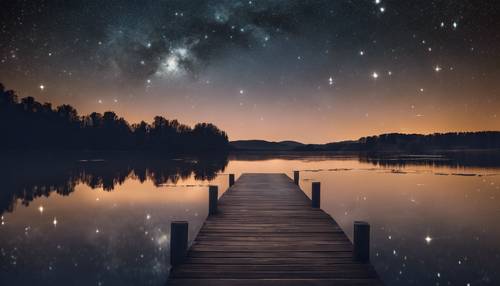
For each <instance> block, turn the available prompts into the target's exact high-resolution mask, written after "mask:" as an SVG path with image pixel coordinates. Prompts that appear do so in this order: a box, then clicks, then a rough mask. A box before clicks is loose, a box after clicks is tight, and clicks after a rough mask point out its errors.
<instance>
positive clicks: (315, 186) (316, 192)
mask: <svg viewBox="0 0 500 286" xmlns="http://www.w3.org/2000/svg"><path fill="white" fill-rule="evenodd" d="M311 195H312V198H311V202H312V207H313V208H320V207H321V183H320V182H313V183H312V194H311Z"/></svg>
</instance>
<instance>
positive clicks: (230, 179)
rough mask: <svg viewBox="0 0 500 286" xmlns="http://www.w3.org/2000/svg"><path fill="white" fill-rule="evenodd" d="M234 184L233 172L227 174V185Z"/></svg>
mask: <svg viewBox="0 0 500 286" xmlns="http://www.w3.org/2000/svg"><path fill="white" fill-rule="evenodd" d="M233 185H234V174H229V187H232V186H233Z"/></svg>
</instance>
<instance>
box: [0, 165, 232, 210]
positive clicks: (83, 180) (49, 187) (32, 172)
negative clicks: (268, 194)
mask: <svg viewBox="0 0 500 286" xmlns="http://www.w3.org/2000/svg"><path fill="white" fill-rule="evenodd" d="M116 157H122V155H121V156H116ZM94 158H95V157H94ZM227 163H228V159H227V157H226V156H219V157H203V158H200V157H193V158H188V159H185V158H184V159H171V158H169V159H164V160H161V159H158V158H139V157H138V158H127V159H116V158H111V159H109V158H108V159H106V160H102V159H89V160H87V159H77V158H72V159H54V158H48V157H45V158H38V159H23V158H13V157H12V156H9V157H8V158H5V159H3V160H2V161H1V162H0V182H1V184H2V189H1V191H0V213H4V212H5V211H12V210H13V208H14V207H15V204H16V202H17V201H18V200H19V201H20V203H22V204H23V205H29V203H30V202H31V201H33V200H34V199H36V198H38V197H48V196H49V195H50V194H51V193H53V192H56V193H58V194H60V195H69V194H71V193H72V192H73V191H74V190H75V186H77V185H78V184H85V185H88V186H89V187H91V188H93V189H95V188H103V189H104V190H106V191H112V190H113V189H114V188H115V187H116V186H117V185H120V184H123V183H124V182H125V180H127V179H136V180H139V181H140V182H144V181H146V180H151V181H152V182H153V183H154V184H155V185H157V186H159V185H162V184H167V183H171V184H175V183H177V182H178V181H179V180H181V179H187V178H189V177H190V176H193V177H194V178H195V179H196V180H212V179H214V178H215V177H216V176H217V173H219V172H222V171H224V169H225V167H226V166H227Z"/></svg>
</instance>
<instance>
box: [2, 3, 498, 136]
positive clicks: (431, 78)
mask: <svg viewBox="0 0 500 286" xmlns="http://www.w3.org/2000/svg"><path fill="white" fill-rule="evenodd" d="M499 52H500V2H499V1H495V0H484V1H477V0H476V1H473V0H461V1H457V0H441V1H437V0H436V1H402V0H366V1H364V0H352V1H340V0H339V1H334V0H329V1H326V0H317V1H307V0H306V1H296V0H274V1H270V0H267V1H265V0H251V1H229V0H221V1H201V0H200V1H196V0H192V1H191V0H190V1H187V0H169V1H167V0H164V1H147V0H141V1H138V0H137V1H125V0H115V1H95V0H87V1H70V0H67V1H62V0H61V1H43V0H39V1H16V0H6V1H2V2H1V4H0V82H2V83H3V84H4V85H5V86H6V87H7V88H9V89H14V90H16V91H17V93H18V95H19V96H20V97H25V96H33V97H35V98H36V99H37V100H39V101H43V102H44V101H49V102H52V103H54V104H55V105H57V104H63V103H69V104H71V105H73V106H74V107H76V108H77V109H78V111H79V112H80V114H87V113H90V112H92V111H98V112H104V111H106V110H114V111H115V112H117V113H118V115H120V116H123V117H125V118H126V119H127V120H128V121H129V122H131V123H133V122H138V121H140V120H145V121H149V122H150V121H151V120H152V118H153V116H155V115H162V116H165V117H166V118H169V119H178V120H179V121H181V122H184V123H187V124H194V123H196V122H202V121H203V122H213V123H215V124H216V125H218V126H219V127H220V128H222V129H223V130H225V131H227V132H228V134H229V136H230V139H231V140H236V139H255V138H258V139H268V140H286V139H292V140H299V141H303V142H306V143H322V142H330V141H336V140H343V139H357V138H358V137H361V136H365V135H373V134H379V133H386V132H404V133H414V132H416V133H432V132H444V131H475V130H498V129H500V128H499V127H500V68H499V64H500V56H499Z"/></svg>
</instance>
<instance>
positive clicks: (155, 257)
mask: <svg viewBox="0 0 500 286" xmlns="http://www.w3.org/2000/svg"><path fill="white" fill-rule="evenodd" d="M496 158H497V157H491V156H486V157H482V158H480V159H477V158H475V157H469V156H465V157H463V156H462V157H460V158H458V159H453V160H447V159H445V158H438V157H426V158H417V157H407V158H405V159H398V160H395V159H394V160H391V159H385V160H375V159H367V158H359V157H338V156H333V155H324V156H323V155H322V156H319V155H318V156H301V155H295V156H290V155H283V156H262V155H239V156H231V157H229V159H227V158H222V159H217V160H213V159H211V160H208V159H203V160H201V159H164V160H160V159H154V160H153V159H152V160H137V159H130V160H123V159H120V160H117V159H101V158H100V157H94V156H88V155H87V156H83V157H82V158H75V159H71V160H54V159H47V158H46V159H38V160H21V161H20V160H4V161H3V162H2V163H1V166H0V182H1V183H0V213H1V214H2V217H1V225H0V285H35V284H36V285H164V284H165V281H166V279H167V275H168V270H169V265H168V259H169V258H168V252H169V250H168V249H169V239H170V237H169V230H170V222H171V221H173V220H187V221H189V226H190V239H193V238H194V237H195V236H196V233H197V231H198V230H199V229H200V227H201V226H202V224H203V221H204V220H205V217H206V215H207V212H208V208H207V201H208V187H207V186H208V185H209V184H213V185H218V186H219V189H220V190H221V191H220V192H219V193H222V191H223V190H225V189H226V188H227V186H228V184H227V181H228V176H227V174H229V173H234V174H236V177H238V176H239V175H240V174H241V173H244V172H280V173H287V174H288V175H289V176H292V171H293V170H300V171H301V181H300V185H301V187H302V189H303V190H304V191H305V192H306V194H308V195H310V191H311V182H312V181H320V182H321V184H322V198H321V199H322V206H321V207H322V208H323V209H324V210H325V211H327V212H328V213H329V214H331V215H332V216H333V218H334V219H335V220H336V221H337V222H338V223H339V224H340V226H341V227H342V228H343V229H344V231H345V232H346V233H347V235H348V236H349V237H351V236H352V225H353V221H355V220H366V221H368V222H370V224H371V226H372V244H371V246H372V254H371V257H372V263H373V265H374V266H375V268H376V269H377V271H378V273H379V274H380V276H381V277H382V279H383V280H384V281H385V283H386V284H387V285H500V271H499V266H498V265H500V223H498V220H499V219H500V161H499V160H497V159H496Z"/></svg>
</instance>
